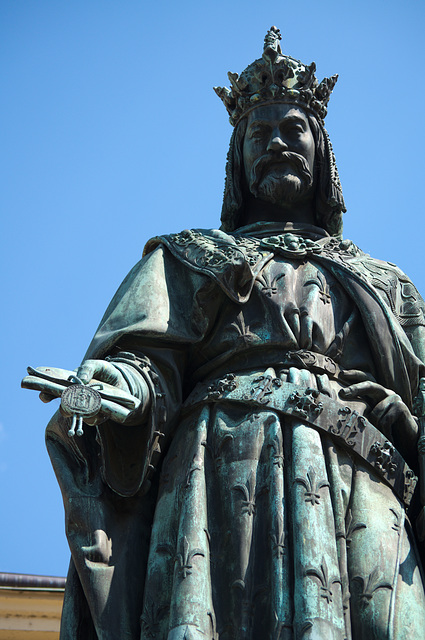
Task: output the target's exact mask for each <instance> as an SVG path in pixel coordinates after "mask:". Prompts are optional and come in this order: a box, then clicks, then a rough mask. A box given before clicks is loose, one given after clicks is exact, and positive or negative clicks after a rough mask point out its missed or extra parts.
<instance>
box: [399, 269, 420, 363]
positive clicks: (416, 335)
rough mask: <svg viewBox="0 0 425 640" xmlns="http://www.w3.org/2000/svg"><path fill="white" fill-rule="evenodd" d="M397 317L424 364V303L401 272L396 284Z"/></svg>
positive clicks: (411, 283) (413, 286)
mask: <svg viewBox="0 0 425 640" xmlns="http://www.w3.org/2000/svg"><path fill="white" fill-rule="evenodd" d="M397 315H398V319H399V322H400V324H401V326H402V327H403V330H404V332H405V333H406V335H407V337H408V338H409V340H410V343H411V345H412V348H413V351H414V352H415V354H416V355H417V356H418V358H419V359H420V360H421V361H422V362H424V363H425V302H424V300H423V298H422V296H421V295H420V293H419V292H418V290H417V289H416V287H415V285H414V284H413V282H412V281H411V280H409V278H408V277H407V276H406V275H405V274H404V273H403V272H400V277H399V282H398V292H397Z"/></svg>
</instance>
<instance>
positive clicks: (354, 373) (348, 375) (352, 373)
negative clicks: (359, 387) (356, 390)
mask: <svg viewBox="0 0 425 640" xmlns="http://www.w3.org/2000/svg"><path fill="white" fill-rule="evenodd" d="M340 377H341V378H343V379H345V380H347V382H365V381H367V380H370V381H371V382H375V378H374V377H373V375H372V374H371V373H367V372H366V371H359V370H357V369H346V370H345V371H341V373H340Z"/></svg>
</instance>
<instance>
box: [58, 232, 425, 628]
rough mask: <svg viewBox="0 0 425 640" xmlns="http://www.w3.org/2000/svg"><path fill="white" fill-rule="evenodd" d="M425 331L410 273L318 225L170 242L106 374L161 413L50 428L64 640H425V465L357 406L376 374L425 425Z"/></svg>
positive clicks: (115, 328) (130, 291)
mask: <svg viewBox="0 0 425 640" xmlns="http://www.w3.org/2000/svg"><path fill="white" fill-rule="evenodd" d="M424 326H425V322H424V305H423V302H422V300H421V298H420V296H419V294H418V293H417V291H416V289H415V287H414V286H413V284H412V283H411V282H410V281H409V280H408V278H407V277H406V276H405V275H404V274H403V273H402V272H401V271H400V270H398V269H397V268H396V267H395V266H394V265H392V264H390V263H385V262H381V261H378V260H374V259H372V258H370V257H369V256H367V255H365V254H364V253H363V252H361V251H360V250H359V249H358V248H357V247H355V245H353V244H352V243H351V242H349V241H340V240H338V239H336V238H330V237H329V236H328V235H327V234H326V232H324V231H323V230H322V229H318V228H316V227H311V226H309V225H300V226H298V227H294V226H293V225H287V226H286V227H285V228H279V227H278V226H277V225H275V224H271V223H270V224H257V225H252V226H250V227H245V228H242V229H240V230H238V231H237V232H235V233H234V234H225V233H224V232H221V231H202V230H193V231H185V232H182V233H181V234H174V235H172V236H164V237H161V238H154V239H153V240H151V241H150V242H149V243H148V245H147V247H146V250H145V256H144V257H143V259H142V260H141V262H140V263H139V264H137V265H136V266H135V267H134V269H133V270H132V271H131V272H130V274H129V275H128V276H127V278H126V279H125V280H124V282H123V284H122V285H121V287H120V289H119V290H118V292H117V294H116V295H115V297H114V298H113V300H112V302H111V304H110V306H109V308H108V310H107V311H106V313H105V315H104V317H103V319H102V321H101V323H100V326H99V329H98V331H97V333H96V335H95V337H94V339H93V342H92V344H91V345H90V347H89V350H88V352H87V354H86V357H85V359H88V358H108V359H110V360H111V361H112V362H115V363H116V364H117V366H119V365H120V363H121V365H123V364H124V365H125V366H127V367H133V368H134V371H135V372H136V374H137V375H139V376H140V377H141V378H143V380H144V382H145V383H146V386H147V388H148V389H149V395H150V408H149V412H148V416H144V417H143V419H141V420H140V422H137V421H136V424H132V425H131V426H122V425H118V424H114V423H112V422H105V423H103V424H101V425H99V426H98V427H96V428H90V427H86V430H85V431H86V432H85V435H84V437H82V438H80V439H78V440H77V439H73V440H70V439H69V438H68V437H67V435H66V434H67V430H68V421H67V419H66V418H63V417H59V418H58V417H54V418H53V419H52V421H51V423H50V425H49V426H48V429H47V445H48V449H49V453H50V456H51V459H52V462H53V466H54V468H55V472H56V474H57V477H58V480H59V483H60V486H61V490H62V493H63V497H64V504H65V513H66V530H67V536H68V540H69V544H70V549H71V553H72V559H71V565H70V571H69V575H68V582H67V589H66V594H65V604H64V613H63V619H62V631H61V639H62V640H70V639H71V638H73V639H75V638H81V639H84V640H95V639H98V640H113V639H114V640H115V639H118V638H119V639H120V640H147V639H148V638H155V639H157V640H184V639H186V640H190V639H198V638H199V639H201V638H202V639H205V640H207V639H214V640H216V639H220V640H242V639H243V640H257V639H258V640H260V639H263V638H267V639H269V638H270V639H273V640H279V639H283V638H285V639H289V638H291V639H294V640H300V639H304V638H321V639H325V638H326V640H344V639H347V640H349V639H350V638H352V639H353V640H366V639H367V640H370V639H372V638H376V639H379V640H381V639H382V640H384V639H385V640H389V639H390V638H397V640H403V639H404V638H406V639H407V638H409V639H410V640H419V639H420V638H422V637H423V624H424V621H425V618H424V616H425V595H424V581H423V576H422V569H421V566H420V560H419V553H418V551H417V548H416V543H415V539H414V535H413V532H412V526H411V522H410V517H409V515H411V513H412V509H413V512H414V508H415V507H414V504H415V497H413V501H412V495H413V494H414V489H415V483H416V476H415V474H416V473H417V468H416V452H415V451H411V450H408V449H407V450H406V447H403V446H401V447H399V449H400V451H398V450H397V449H396V448H395V446H394V443H392V442H390V441H389V440H387V438H386V437H385V436H384V435H383V434H381V433H380V432H379V431H378V429H377V428H376V427H375V426H374V425H373V424H372V423H371V422H370V420H369V417H370V412H371V407H370V406H369V405H368V404H367V402H366V401H365V400H364V399H360V398H358V399H356V400H350V401H347V400H342V399H341V397H340V395H339V392H340V390H341V388H343V387H344V386H346V384H347V383H346V382H344V378H343V374H344V371H345V370H353V369H355V370H359V371H362V372H365V373H367V374H369V375H370V376H372V377H373V378H374V379H375V380H376V381H377V382H378V383H380V384H382V385H383V386H385V387H386V388H388V389H391V390H393V391H394V392H395V393H397V394H399V396H400V397H401V398H402V399H403V401H404V402H405V404H406V405H407V407H408V408H409V409H410V410H412V403H413V400H414V398H415V396H416V394H417V391H418V384H419V380H420V378H421V377H422V376H424V366H423V364H422V361H423V358H424V342H423V332H424ZM405 460H407V463H406V462H405ZM411 503H412V505H413V506H409V505H410V504H411Z"/></svg>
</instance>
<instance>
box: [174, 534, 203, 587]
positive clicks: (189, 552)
mask: <svg viewBox="0 0 425 640" xmlns="http://www.w3.org/2000/svg"><path fill="white" fill-rule="evenodd" d="M195 556H202V557H203V558H204V557H205V553H204V552H203V551H202V549H198V548H196V549H190V545H189V541H188V539H187V538H186V536H184V538H183V543H182V550H181V552H180V553H178V554H177V555H176V565H177V571H178V573H179V574H180V576H181V577H182V578H183V580H184V579H185V578H187V576H190V575H191V573H192V568H193V567H192V558H194V557H195Z"/></svg>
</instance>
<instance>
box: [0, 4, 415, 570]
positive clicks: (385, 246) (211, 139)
mask: <svg viewBox="0 0 425 640" xmlns="http://www.w3.org/2000/svg"><path fill="white" fill-rule="evenodd" d="M424 17H425V4H424V3H423V2H421V1H420V0H405V1H404V2H403V3H401V2H400V1H397V2H395V1H394V0H386V1H384V0H367V1H365V0H356V2H348V1H346V0H321V2H316V1H313V0H297V2H287V1H284V0H280V1H279V2H277V1H275V0H274V1H270V2H263V3H261V2H253V1H252V0H233V1H232V2H229V1H225V0H214V2H212V1H208V0H205V1H204V2H199V0H197V1H195V0H181V1H180V2H171V0H157V1H156V2H147V1H146V0H145V1H142V0H138V1H136V0H114V1H112V0H72V1H71V2H65V1H64V0H1V2H0V52H1V53H0V56H1V71H0V73H1V78H0V81H1V87H2V98H1V103H0V122H1V124H0V128H1V145H0V148H1V152H0V153H1V160H0V163H1V167H0V180H1V189H0V207H1V220H2V225H3V230H2V234H1V238H2V250H1V260H2V261H3V269H2V278H1V285H2V293H1V300H2V302H3V305H2V313H1V317H0V322H1V323H2V327H1V333H0V335H1V338H2V346H1V354H2V360H3V364H2V367H1V369H0V374H1V377H2V379H1V382H0V393H1V412H0V505H1V511H0V513H1V527H0V572H1V571H12V572H22V573H37V574H48V575H49V574H50V575H65V574H66V571H67V565H68V558H69V553H68V549H67V545H66V540H65V536H64V524H63V520H64V518H63V508H62V502H61V497H60V492H59V488H58V486H57V485H56V480H55V477H54V474H53V471H52V470H51V467H50V462H49V459H48V456H47V453H46V452H45V446H44V428H45V425H46V423H47V421H48V420H49V418H50V416H51V414H52V412H53V410H54V409H55V408H56V407H53V406H52V405H43V404H42V403H41V402H40V401H39V399H38V396H37V394H36V393H35V392H33V391H27V390H21V389H20V380H21V378H22V377H23V376H24V375H25V371H26V367H27V365H32V366H40V365H50V366H58V367H63V368H67V369H73V368H74V367H76V366H78V364H79V362H80V360H81V358H82V357H83V355H84V352H85V350H86V348H87V346H88V343H89V342H90V339H91V337H92V335H93V333H94V331H95V329H96V326H97V324H98V322H99V320H100V317H101V316H102V314H103V311H104V309H105V307H106V305H107V304H108V302H109V300H110V298H111V297H112V295H113V293H114V291H115V289H116V288H117V286H118V285H119V283H120V281H121V280H122V279H123V278H124V276H125V275H126V273H127V272H128V270H129V269H130V268H131V267H132V266H133V264H134V263H135V262H137V261H138V259H139V257H140V255H141V252H142V249H143V246H144V244H145V242H146V240H147V239H148V238H149V237H151V236H153V235H157V234H160V233H164V232H172V231H174V232H175V231H178V230H181V229H184V228H188V227H204V228H205V227H207V228H208V227H216V226H218V224H219V214H220V208H221V197H222V192H223V183H224V163H225V156H226V153H227V145H228V139H229V136H230V133H231V127H230V124H229V123H228V119H227V115H226V112H225V109H224V107H223V105H222V104H221V102H220V100H219V99H218V98H217V97H216V96H215V94H214V92H213V91H212V86H213V85H223V84H226V85H228V80H227V71H229V70H230V71H237V72H239V73H240V72H241V71H242V70H243V69H244V68H245V67H246V66H247V64H248V63H250V62H252V61H253V60H254V59H255V58H258V57H260V55H261V52H262V43H263V38H264V35H265V33H266V31H267V29H268V28H269V27H270V26H271V25H272V24H275V25H277V26H278V27H279V28H280V29H281V31H282V34H283V41H282V48H283V50H284V52H286V53H288V54H290V55H292V56H293V57H295V58H299V59H301V60H302V61H303V62H306V63H310V62H311V61H312V60H314V61H316V63H317V68H318V71H317V76H318V78H319V80H321V79H322V77H324V76H330V75H332V74H333V73H339V74H340V78H339V81H338V83H337V85H336V87H335V90H334V94H333V96H332V98H331V102H330V108H329V115H328V117H327V128H328V131H329V133H330V136H331V139H332V142H333V145H334V149H335V154H336V158H337V162H338V167H339V171H340V175H341V181H342V185H343V189H344V196H345V200H346V204H347V208H348V212H347V214H346V216H345V234H344V235H345V236H346V237H350V238H351V239H352V240H354V241H355V242H356V243H357V244H358V245H360V246H361V247H362V248H363V249H364V250H365V251H367V252H369V253H371V254H372V255H374V256H375V257H378V258H383V259H387V260H390V261H392V262H395V263H397V264H398V265H399V266H400V267H401V268H402V269H403V270H404V271H406V272H407V273H408V275H410V277H411V278H412V279H413V281H414V282H415V284H416V285H417V286H418V288H419V289H420V290H421V291H422V293H425V276H424V267H423V261H424V260H423V243H424V239H425V223H424V211H425V208H424V178H423V173H424V169H425V158H424V149H425V126H424V118H423V113H424V98H425V96H424V93H425V89H424V86H425V83H424V80H423V77H422V73H423V61H424V53H425V46H424V35H423V33H424V26H425V25H424ZM52 404H53V403H52Z"/></svg>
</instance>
